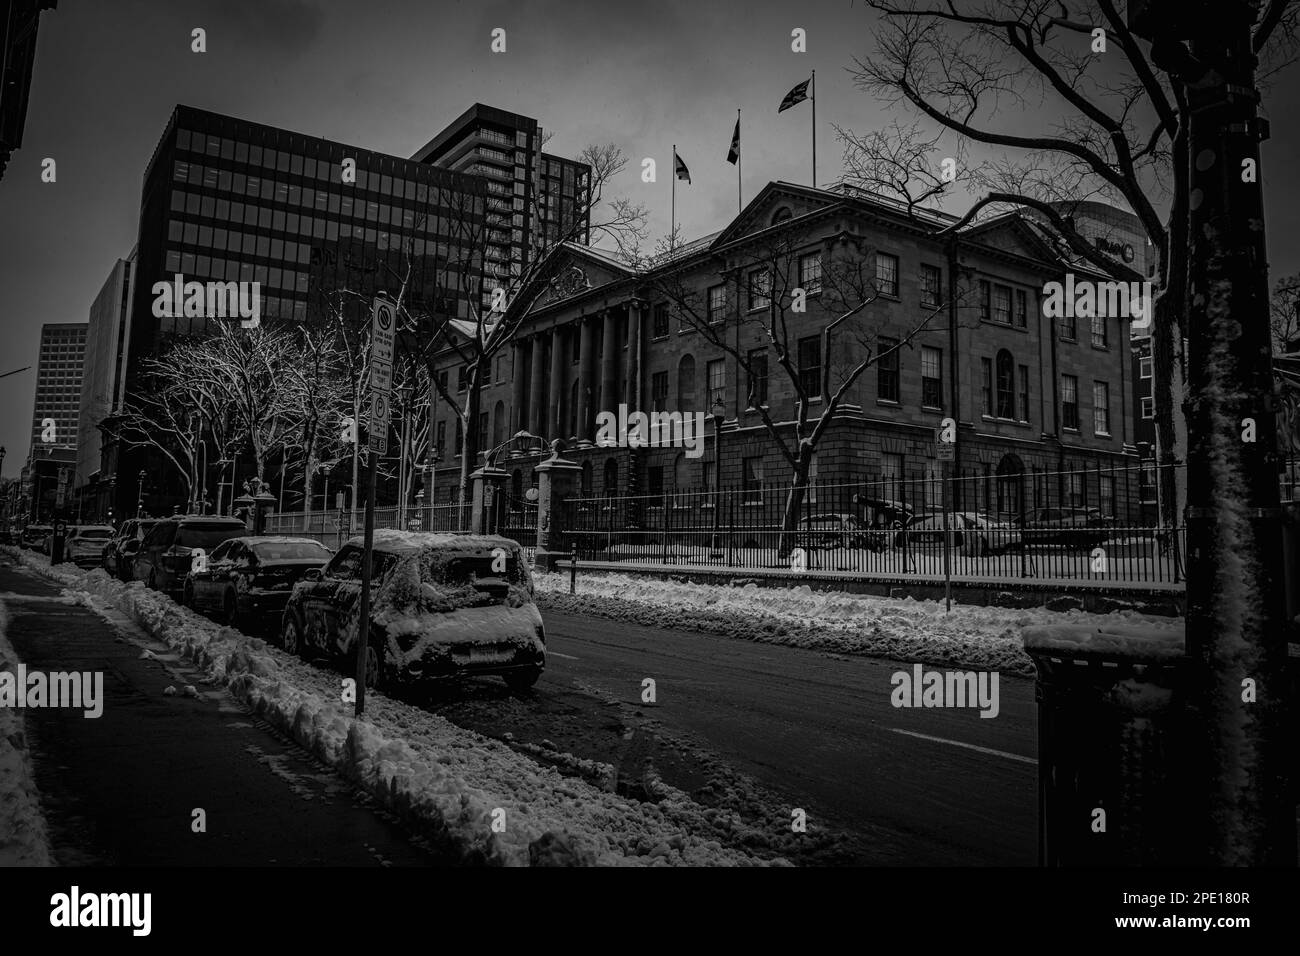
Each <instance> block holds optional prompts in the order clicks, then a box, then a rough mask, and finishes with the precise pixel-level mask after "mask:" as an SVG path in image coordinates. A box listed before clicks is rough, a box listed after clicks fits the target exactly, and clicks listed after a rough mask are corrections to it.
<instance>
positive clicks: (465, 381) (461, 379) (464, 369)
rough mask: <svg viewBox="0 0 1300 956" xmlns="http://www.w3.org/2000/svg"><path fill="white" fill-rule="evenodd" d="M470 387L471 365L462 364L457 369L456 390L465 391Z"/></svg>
mask: <svg viewBox="0 0 1300 956" xmlns="http://www.w3.org/2000/svg"><path fill="white" fill-rule="evenodd" d="M468 388H469V366H468V365H461V366H460V367H458V368H457V369H456V391H458V392H463V391H465V390H466V389H468Z"/></svg>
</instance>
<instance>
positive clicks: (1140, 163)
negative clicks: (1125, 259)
mask: <svg viewBox="0 0 1300 956" xmlns="http://www.w3.org/2000/svg"><path fill="white" fill-rule="evenodd" d="M868 5H869V6H870V7H872V8H874V9H875V10H876V11H877V12H878V13H879V14H881V20H882V22H881V24H880V25H879V29H878V32H877V34H876V36H877V50H876V51H875V53H874V54H873V55H871V56H869V57H863V58H860V59H858V60H857V61H856V68H855V70H854V73H855V77H856V80H857V83H858V85H859V87H860V88H861V89H863V90H864V91H867V92H869V93H871V94H873V95H876V96H878V97H881V98H883V99H884V100H885V101H886V102H887V103H890V104H899V103H903V104H907V105H909V106H910V107H911V108H912V109H914V110H915V111H916V112H917V113H919V114H921V115H922V116H924V117H926V118H928V119H929V120H930V121H932V122H934V123H936V124H938V125H939V126H940V127H942V128H943V129H945V130H948V131H950V132H953V133H955V134H957V135H958V136H959V137H961V139H962V140H963V141H967V142H969V141H973V142H978V143H981V144H984V145H986V146H991V147H994V148H996V149H999V150H1002V151H1004V152H1003V153H1002V154H1001V155H999V156H995V158H994V159H992V160H991V161H989V162H987V163H985V164H983V165H982V166H981V167H979V168H977V169H974V170H972V171H971V178H972V183H973V184H974V185H975V186H976V187H977V188H982V189H983V191H984V193H985V194H984V195H983V197H982V198H981V199H980V201H979V202H978V203H977V204H976V206H975V208H974V209H972V210H971V215H975V214H978V213H980V212H981V211H983V210H985V209H986V207H987V208H988V210H989V211H994V210H997V209H1000V208H1006V207H1008V206H1011V207H1019V208H1027V209H1032V210H1033V211H1034V212H1036V213H1037V214H1039V215H1040V216H1042V217H1043V218H1046V219H1047V220H1049V221H1050V222H1051V223H1052V225H1053V226H1054V227H1055V229H1056V230H1057V231H1058V232H1059V233H1060V234H1061V235H1062V236H1063V237H1064V238H1065V239H1066V241H1067V242H1068V243H1069V246H1070V248H1071V250H1072V251H1073V252H1074V253H1076V254H1077V255H1078V256H1079V257H1080V258H1082V259H1084V260H1086V261H1088V262H1091V263H1092V264H1093V265H1095V266H1097V267H1099V268H1101V269H1103V270H1105V271H1107V272H1109V273H1111V274H1114V275H1117V276H1118V277H1120V278H1124V279H1128V280H1130V281H1141V280H1143V279H1144V278H1145V276H1141V275H1138V274H1136V273H1134V272H1133V270H1131V269H1127V268H1126V267H1124V266H1123V265H1121V264H1119V263H1116V262H1115V261H1114V260H1111V259H1110V258H1108V257H1106V256H1104V255H1103V254H1102V253H1101V252H1100V251H1098V250H1097V249H1096V248H1095V247H1094V246H1093V244H1092V243H1091V242H1089V241H1088V240H1087V239H1086V238H1085V237H1084V236H1083V235H1081V234H1080V232H1079V231H1078V230H1077V229H1076V228H1075V226H1074V222H1073V220H1072V218H1071V216H1070V213H1069V210H1068V208H1067V209H1066V210H1061V209H1060V207H1059V206H1057V205H1056V203H1058V202H1060V201H1063V200H1064V201H1067V202H1069V201H1075V202H1077V201H1079V200H1080V199H1082V198H1089V197H1096V198H1100V199H1105V200H1107V201H1110V202H1119V203H1122V204H1125V205H1127V206H1128V207H1129V208H1130V209H1132V210H1133V212H1134V213H1135V214H1136V215H1137V217H1138V219H1139V221H1140V222H1141V224H1142V228H1143V230H1144V232H1145V233H1146V235H1147V237H1148V238H1149V239H1150V241H1151V243H1152V245H1153V247H1154V249H1155V250H1156V253H1157V256H1158V265H1157V279H1158V283H1159V286H1160V290H1161V291H1160V295H1159V298H1158V300H1157V303H1156V308H1155V318H1154V322H1153V328H1152V352H1153V358H1154V363H1153V364H1154V372H1155V376H1154V377H1155V381H1154V389H1155V399H1156V401H1155V415H1156V418H1155V425H1156V431H1157V444H1158V446H1159V454H1160V460H1161V463H1162V464H1165V465H1172V464H1174V463H1175V462H1177V461H1178V460H1179V459H1180V456H1181V453H1182V451H1181V450H1182V449H1183V447H1184V446H1185V434H1184V429H1183V425H1182V421H1181V418H1180V417H1179V416H1177V415H1176V414H1175V408H1176V407H1177V405H1178V404H1179V402H1180V401H1181V392H1182V380H1183V378H1184V373H1183V369H1182V366H1181V354H1182V349H1181V343H1182V337H1183V336H1182V330H1181V327H1180V325H1179V323H1180V321H1181V316H1182V315H1183V314H1184V310H1183V308H1182V296H1183V289H1184V285H1185V282H1184V279H1185V276H1186V254H1185V250H1186V247H1187V236H1186V235H1185V234H1184V233H1185V228H1184V224H1185V221H1186V202H1187V136H1186V90H1185V89H1184V85H1183V81H1182V80H1180V79H1179V78H1178V76H1177V75H1176V74H1173V73H1169V72H1166V71H1165V70H1163V69H1161V68H1160V66H1159V65H1157V63H1156V62H1155V58H1153V57H1152V56H1151V54H1150V52H1149V51H1148V50H1147V48H1146V46H1145V44H1143V43H1142V42H1141V41H1139V40H1138V39H1137V38H1136V37H1135V36H1134V35H1133V34H1132V32H1131V31H1130V30H1129V28H1128V24H1127V21H1126V19H1125V15H1124V14H1123V12H1121V11H1120V10H1119V9H1118V8H1117V6H1116V4H1115V3H1114V2H1113V0H1097V2H1085V0H1077V2H1070V3H1066V2H1062V0H1030V2H1026V3H1018V4H1010V3H1004V2H998V0H968V2H961V0H933V2H926V0H904V2H892V0H868ZM1290 22H1291V21H1290V20H1289V19H1286V20H1285V23H1287V24H1288V25H1289V24H1290ZM1263 26H1264V24H1262V25H1261V29H1263ZM1095 29H1100V30H1102V31H1103V32H1104V41H1105V42H1106V43H1107V44H1108V47H1107V49H1111V50H1114V51H1115V54H1112V55H1110V56H1098V55H1096V53H1095V52H1094V46H1095V44H1096V40H1095V39H1094V36H1093V31H1094V30H1095ZM1266 34H1267V31H1264V35H1263V36H1261V42H1262V41H1263V39H1264V38H1265V37H1266ZM1035 108H1042V109H1043V110H1044V111H1045V112H1046V111H1050V113H1051V115H1052V116H1053V117H1056V119H1055V121H1054V122H1053V123H1052V125H1051V127H1050V128H1049V131H1048V132H1046V133H1044V134H1041V135H1022V134H1017V133H1013V132H1010V131H1008V129H1007V126H1008V125H1009V124H1008V122H1007V117H1006V114H1007V113H1008V112H1015V111H1020V110H1023V109H1035ZM1161 205H1168V207H1169V216H1168V220H1167V222H1166V220H1165V219H1164V218H1162V216H1161V214H1160V212H1159V211H1158V210H1159V207H1160V206H1161ZM1174 471H1175V469H1172V468H1166V469H1163V474H1164V477H1165V478H1166V479H1167V481H1168V483H1167V485H1166V487H1165V489H1164V490H1165V494H1164V495H1163V496H1162V502H1163V504H1164V515H1163V520H1164V521H1165V522H1166V523H1168V524H1175V523H1177V519H1178V515H1179V513H1180V501H1181V497H1182V496H1181V494H1180V493H1179V490H1178V488H1177V487H1176V486H1175V485H1174V484H1173V482H1172V476H1173V473H1174Z"/></svg>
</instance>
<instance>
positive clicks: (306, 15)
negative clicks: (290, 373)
mask: <svg viewBox="0 0 1300 956" xmlns="http://www.w3.org/2000/svg"><path fill="white" fill-rule="evenodd" d="M871 26H872V23H871V20H870V19H869V17H868V15H867V14H866V13H865V12H864V11H863V9H862V6H861V4H860V3H859V4H854V3H852V2H850V0H799V2H755V0H709V2H707V3H705V2H703V0H641V2H631V0H513V2H510V0H486V2H485V0H469V2H456V0H423V2H416V0H407V2H403V0H364V2H355V0H348V2H344V0H319V2H316V0H220V2H218V0H167V2H161V0H154V2H146V0H109V2H102V0H100V2H91V0H63V2H62V3H60V4H59V7H58V9H57V10H55V11H52V12H47V13H45V14H44V15H42V17H41V25H40V36H39V43H38V48H37V53H36V69H35V75H34V77H33V82H32V94H31V101H30V104H29V110H28V115H27V126H26V133H25V139H24V144H23V148H22V149H20V150H19V151H17V152H16V153H15V154H14V155H13V157H12V159H11V160H10V163H9V167H8V170H7V171H6V173H5V176H4V179H3V180H0V310H2V311H0V323H3V325H2V328H3V338H2V339H0V341H3V342H4V347H3V349H2V350H0V355H2V357H0V365H3V368H0V372H4V371H8V370H9V369H11V368H15V367H19V366H22V365H28V364H31V365H33V366H35V364H36V358H37V347H38V344H39V339H40V326H41V324H42V323H43V322H84V321H86V319H87V316H88V313H89V309H90V304H91V302H92V301H93V300H94V298H95V295H96V294H97V293H98V291H99V289H100V286H101V285H102V284H103V282H104V279H105V278H106V277H107V275H108V272H109V270H110V269H111V267H112V265H113V262H114V260H115V259H117V258H119V257H122V256H125V255H126V254H127V253H128V252H129V251H130V250H131V247H132V245H133V243H134V241H135V234H136V227H137V219H138V212H139V202H140V187H141V179H142V176H143V173H144V167H145V164H146V163H147V162H148V160H149V156H150V154H151V153H152V151H153V149H154V147H155V145H156V144H157V142H158V138H159V136H160V135H161V133H162V129H163V126H164V124H165V122H166V120H167V117H168V115H169V114H170V112H171V110H172V108H173V107H174V106H175V105H176V104H177V103H185V104H188V105H192V106H196V107H201V108H205V109H210V110H214V111H217V112H221V113H228V114H232V115H235V116H239V117H243V118H246V119H249V120H253V121H256V122H261V123H267V124H270V125H273V126H279V127H283V128H286V129H291V130H295V131H298V132H302V133H306V134H309V135H315V136H322V137H325V138H328V139H333V140H338V141H341V142H343V143H347V144H350V145H356V146H362V147H366V148H369V149H374V150H379V151H382V152H388V153H392V154H395V155H398V156H409V155H410V154H411V153H413V152H414V151H415V150H416V149H418V148H419V147H420V146H422V145H423V144H424V143H425V142H427V141H428V140H429V139H430V138H431V137H432V136H433V134H434V133H436V132H437V131H438V130H439V129H441V128H442V127H443V126H444V125H446V124H447V123H448V122H450V121H451V120H452V119H454V118H455V117H456V116H458V115H459V114H460V113H461V112H463V111H464V110H465V109H466V108H467V107H468V106H469V105H470V104H472V103H474V102H476V101H477V102H482V103H487V104H490V105H493V106H497V107H500V108H502V109H507V110H513V111H515V112H519V113H524V114H526V115H529V116H533V117H536V118H537V119H538V120H539V121H540V122H541V123H542V125H543V126H544V127H545V128H547V129H548V130H552V131H553V132H554V134H555V135H554V138H553V139H552V140H551V141H550V143H549V144H548V146H547V149H548V151H550V152H554V153H559V154H561V155H574V154H576V153H577V152H578V151H579V150H580V149H581V148H582V147H583V146H584V145H586V144H588V143H593V142H613V143H616V144H618V145H619V146H621V147H622V148H623V150H624V152H625V153H626V154H627V155H628V157H629V158H630V159H631V160H632V163H631V164H630V165H629V169H628V171H627V172H626V173H625V174H624V175H623V176H622V177H621V178H620V179H619V180H616V181H615V183H614V184H613V188H612V190H611V192H614V193H618V194H621V195H627V196H629V197H630V198H632V199H634V200H638V201H643V202H645V203H646V204H647V205H649V206H650V208H651V210H652V219H651V223H650V225H651V229H652V232H653V234H654V235H655V236H660V235H662V234H663V233H664V232H665V231H666V230H667V228H668V220H669V213H668V209H669V187H670V172H669V171H670V169H671V158H670V157H671V147H672V144H673V143H676V144H677V148H678V151H679V153H680V154H681V155H682V157H683V158H684V159H685V160H686V162H687V163H688V164H689V166H690V170H691V175H692V180H693V182H692V184H691V185H687V184H685V183H680V184H678V191H677V218H678V221H679V223H680V224H681V226H682V231H683V235H684V237H685V238H688V239H689V238H693V237H696V236H699V235H702V234H705V233H708V232H712V231H714V230H716V229H718V228H721V227H722V226H723V225H724V224H725V223H726V221H727V219H728V217H730V216H733V215H734V214H735V212H736V170H735V167H733V166H731V165H728V164H727V162H726V154H727V147H728V145H729V142H730V138H731V131H732V126H733V125H734V123H735V118H736V109H737V107H740V108H741V109H742V110H743V117H742V141H743V153H744V183H743V187H744V197H745V200H746V201H748V200H749V199H750V198H752V197H753V195H754V193H755V192H756V191H757V190H758V189H759V188H760V187H761V186H762V185H763V184H764V183H766V182H768V181H770V180H789V181H793V182H799V183H807V182H809V180H810V178H811V168H810V167H811V159H810V146H809V140H810V121H811V115H810V105H811V104H808V103H804V104H801V105H799V106H797V107H795V108H794V109H792V110H788V111H786V112H784V113H781V114H780V115H778V114H777V112H776V107H777V105H778V104H779V102H780V100H781V98H782V97H783V96H784V95H785V93H786V92H787V91H788V90H789V89H790V87H791V86H793V85H794V84H795V83H797V82H798V81H799V80H801V79H803V78H805V77H807V76H808V74H809V72H810V71H811V70H814V69H815V70H816V71H817V120H818V154H817V160H818V180H819V181H820V182H822V183H823V184H825V183H828V182H830V181H832V180H834V179H835V178H837V176H838V175H839V172H840V149H839V146H838V144H837V143H836V141H835V138H834V132H833V130H832V128H831V124H832V123H838V124H840V125H843V126H848V127H851V128H854V129H857V130H869V129H872V128H874V127H876V126H879V125H881V124H883V123H887V122H889V121H890V119H891V118H892V117H891V116H890V115H889V114H888V112H887V111H886V110H884V109H882V108H881V106H880V104H877V103H876V102H874V101H872V100H871V99H870V98H869V97H867V96H866V95H864V94H862V93H860V92H858V91H857V90H856V89H855V88H854V86H853V82H852V78H851V77H850V75H849V73H848V68H849V67H850V66H851V65H852V59H853V57H854V55H865V54H866V53H867V52H868V51H869V50H870V49H871V47H872V41H871ZM195 27H203V28H204V29H205V30H206V31H207V52H206V53H204V54H201V55H200V54H195V53H192V52H191V51H190V42H191V41H190V31H191V30H192V29H194V28H195ZM496 27H501V28H504V29H505V30H506V31H507V32H506V42H507V50H506V53H504V54H493V53H491V52H490V51H489V44H490V42H491V36H490V34H491V31H492V30H493V28H496ZM795 27H802V28H803V29H805V30H806V31H807V52H806V53H803V54H798V53H794V52H792V51H791V49H790V33H791V30H792V29H794V28H795ZM1298 91H1300V80H1297V74H1296V73H1292V74H1290V75H1289V76H1287V77H1286V78H1285V80H1283V81H1282V82H1280V83H1278V84H1277V87H1276V88H1275V89H1274V90H1273V91H1272V92H1271V94H1270V96H1269V97H1268V99H1266V101H1265V107H1266V112H1267V113H1268V115H1270V116H1271V117H1272V118H1273V139H1272V140H1271V141H1269V142H1268V143H1266V144H1265V145H1264V162H1263V169H1264V173H1265V182H1266V186H1267V190H1268V192H1267V201H1268V216H1269V225H1270V227H1271V228H1270V236H1269V239H1270V242H1269V245H1270V256H1271V259H1272V268H1273V275H1274V276H1277V275H1280V274H1282V273H1284V272H1285V273H1290V272H1295V271H1300V237H1297V236H1296V231H1295V228H1294V222H1295V221H1296V219H1297V218H1298V217H1297V213H1300V210H1298V209H1297V208H1296V207H1297V202H1296V196H1297V192H1296V187H1295V186H1294V185H1293V182H1294V179H1295V177H1296V175H1297V174H1300V148H1298V147H1297V143H1298V141H1300V135H1298V134H1297V133H1296V132H1295V131H1294V129H1293V126H1294V124H1288V122H1287V118H1288V117H1290V116H1293V115H1296V113H1297V110H1298V109H1300V95H1298ZM902 118H903V119H907V117H902ZM1032 120H1033V117H1032V116H1030V115H1029V114H1026V115H1025V117H1024V118H1023V119H1021V120H1019V122H1021V123H1023V124H1024V128H1025V130H1029V129H1032V125H1031V123H1032ZM1015 122H1016V121H1015V120H1012V121H1011V122H1010V124H1009V125H1008V126H1007V127H1006V128H1008V129H1010V130H1011V131H1020V130H1016V129H1015ZM47 156H48V157H53V158H54V159H55V160H56V161H57V164H58V167H57V168H58V181H57V182H56V183H53V184H43V183H41V181H40V168H41V166H40V164H41V160H42V159H43V158H44V157H47ZM645 156H653V157H655V158H656V160H657V162H658V164H659V177H658V182H657V183H656V184H654V185H648V184H643V183H642V182H641V181H640V176H639V169H640V161H641V158H642V157H645ZM948 208H949V211H954V210H955V207H954V206H951V205H950V206H949V207H948ZM34 389H35V368H33V369H32V370H31V371H28V372H23V373H20V374H17V375H12V376H9V377H8V378H5V379H0V403H2V406H0V407H3V409H4V411H3V414H2V415H0V444H2V445H4V446H6V447H7V449H8V455H7V457H6V458H5V462H4V469H5V473H6V474H10V475H13V474H17V472H18V471H19V469H20V468H21V466H22V463H23V461H24V460H25V458H26V454H27V445H28V440H29V431H30V427H31V414H32V400H33V395H34Z"/></svg>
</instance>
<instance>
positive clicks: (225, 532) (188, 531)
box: [176, 524, 244, 551]
mask: <svg viewBox="0 0 1300 956" xmlns="http://www.w3.org/2000/svg"><path fill="white" fill-rule="evenodd" d="M243 533H244V526H243V525H242V524H233V525H181V527H180V530H179V531H178V532H177V534H176V544H177V545H178V546H180V547H184V548H203V549H204V550H205V551H211V550H212V549H213V548H215V547H216V546H217V545H219V544H221V542H223V541H229V540H230V539H231V538H237V537H238V536H239V535H240V534H243Z"/></svg>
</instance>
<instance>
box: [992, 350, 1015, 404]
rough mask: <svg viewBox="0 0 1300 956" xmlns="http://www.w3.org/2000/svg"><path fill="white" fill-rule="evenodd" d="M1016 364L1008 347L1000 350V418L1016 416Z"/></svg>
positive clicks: (998, 360) (998, 375)
mask: <svg viewBox="0 0 1300 956" xmlns="http://www.w3.org/2000/svg"><path fill="white" fill-rule="evenodd" d="M1015 369H1016V365H1015V359H1013V358H1012V357H1011V353H1010V352H1008V351H1007V350H1006V349H1002V350H1001V351H1000V352H998V359H997V370H998V374H997V379H998V389H997V398H998V401H997V416H998V418H1015V417H1016V371H1015Z"/></svg>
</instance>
